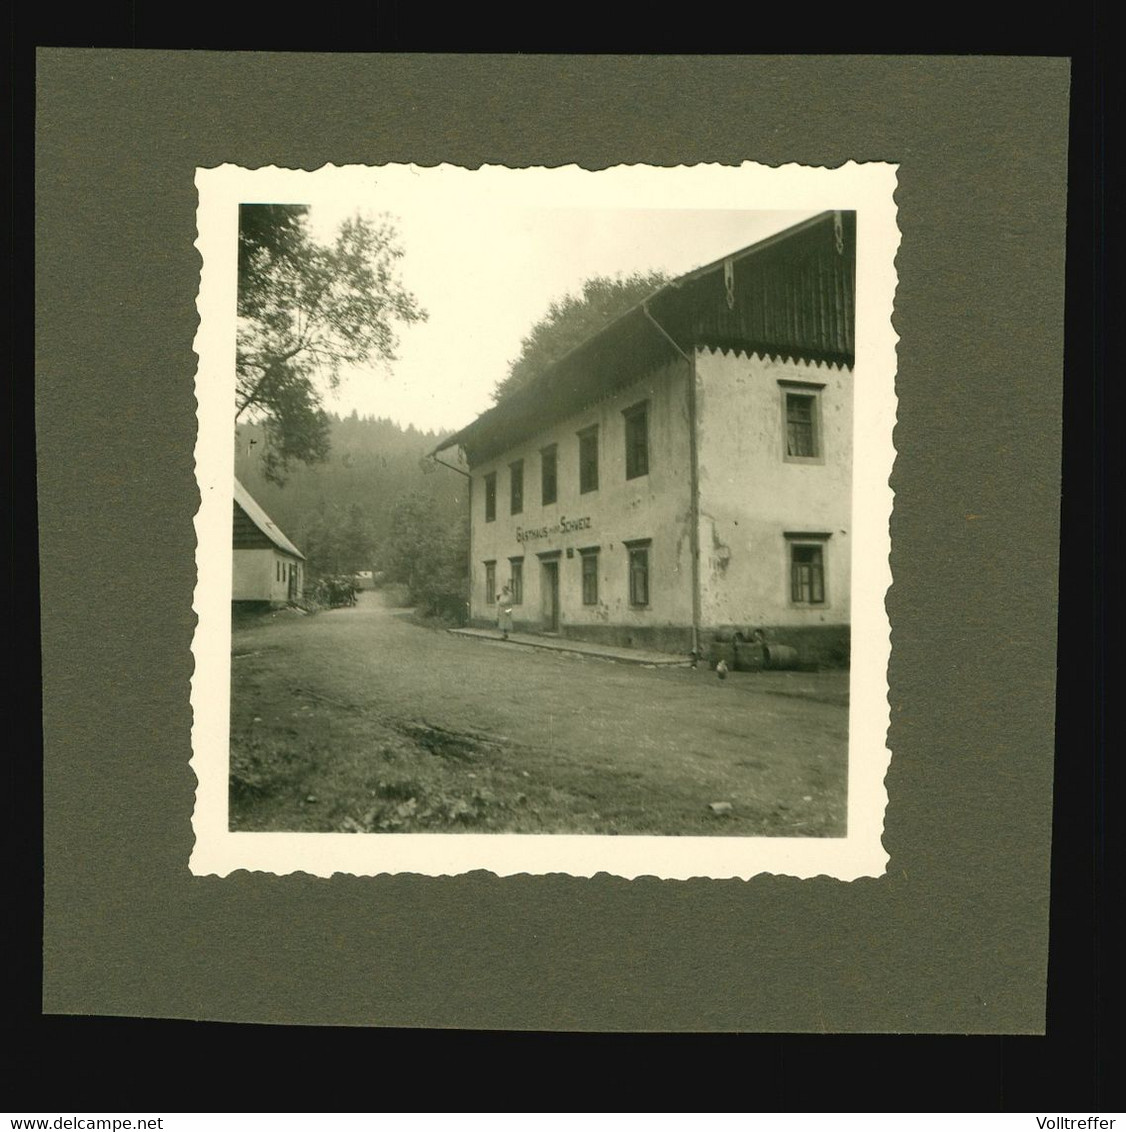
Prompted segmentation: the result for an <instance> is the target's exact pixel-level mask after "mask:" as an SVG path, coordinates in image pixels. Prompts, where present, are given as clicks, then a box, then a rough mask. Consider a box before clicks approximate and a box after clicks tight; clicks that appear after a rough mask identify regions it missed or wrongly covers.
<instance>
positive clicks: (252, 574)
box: [231, 550, 304, 603]
mask: <svg viewBox="0 0 1126 1132" xmlns="http://www.w3.org/2000/svg"><path fill="white" fill-rule="evenodd" d="M278 562H280V563H282V565H283V569H284V571H285V576H284V577H283V578H282V579H281V580H279V579H278V571H277V565H276V564H277V563H278ZM293 562H296V566H297V596H298V597H300V596H301V593H302V590H303V588H304V570H303V563H301V562H299V561H296V560H295V559H292V558H288V557H286V556H285V555H283V554H279V553H278V552H277V551H276V550H236V551H235V552H234V572H233V578H232V585H231V600H232V601H269V602H281V603H284V602H287V601H288V600H289V573H288V571H289V565H290V563H293Z"/></svg>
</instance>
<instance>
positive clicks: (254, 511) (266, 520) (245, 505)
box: [235, 477, 305, 559]
mask: <svg viewBox="0 0 1126 1132" xmlns="http://www.w3.org/2000/svg"><path fill="white" fill-rule="evenodd" d="M235 509H236V512H237V511H240V510H241V511H242V513H243V514H244V515H245V516H246V517H247V519H249V520H250V522H251V523H252V524H253V525H254V526H255V527H256V528H257V529H258V531H259V532H260V533H261V534H263V535H264V536H265V537H266V538H267V539H268V540H269V541H270V542H272V543H273V544H274V546H276V547H277V548H278V549H279V550H284V551H285V553H286V554H291V555H292V556H293V557H294V558H300V559H304V558H305V555H304V554H302V553H301V551H299V550H298V549H297V547H295V546H294V545H293V543H291V542H290V541H289V539H287V538H286V537H285V535H284V534H282V532H281V528H280V527H279V526H278V525H277V524H276V523H275V522H274V521H273V519H271V518H270V516H269V515H267V514H266V512H265V511H263V510H262V506H261V504H260V503H259V502H258V500H257V499H255V498H254V496H253V495H251V494H250V492H249V491H247V490H246V488H245V487H243V485H242V484H241V483H240V482H239V480H238V478H237V477H236V478H235ZM235 534H236V538H237V535H238V532H237V530H236V532H235ZM236 549H238V548H237V547H236Z"/></svg>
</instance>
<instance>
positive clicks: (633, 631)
mask: <svg viewBox="0 0 1126 1132" xmlns="http://www.w3.org/2000/svg"><path fill="white" fill-rule="evenodd" d="M855 265H856V218H855V214H854V213H851V212H827V213H823V214H822V215H820V216H817V217H815V218H813V219H811V220H809V221H806V222H805V223H803V224H799V225H797V226H795V227H793V228H790V229H787V230H786V231H784V232H781V233H779V234H778V235H775V236H773V237H771V238H770V239H767V240H764V241H762V242H760V243H758V244H754V245H752V246H751V247H748V248H744V249H742V250H741V251H737V252H734V253H733V254H732V255H730V256H727V257H726V258H724V259H722V260H718V261H717V262H715V263H712V264H709V265H708V266H706V267H702V268H700V269H698V270H696V271H693V272H691V273H689V274H687V275H685V276H682V277H681V278H679V279H676V280H675V281H673V282H672V283H669V284H668V285H666V286H665V287H663V288H661V289H660V290H659V291H657V292H656V293H655V294H653V295H652V296H650V298H649V299H647V300H646V301H645V302H643V303H641V304H639V305H638V306H636V307H634V308H633V309H632V310H630V311H628V312H627V313H626V314H624V315H622V316H621V317H620V318H618V319H617V320H616V321H614V322H613V323H611V324H610V325H609V326H607V327H606V328H605V329H604V330H602V331H601V332H600V333H599V334H597V335H595V336H594V337H592V338H591V339H589V340H588V341H586V342H585V343H583V344H582V345H581V346H579V347H578V348H577V349H575V350H573V351H571V353H569V354H568V355H566V356H565V357H564V358H563V359H561V360H560V361H559V362H557V363H556V364H555V365H554V366H553V367H552V368H551V369H550V370H548V371H547V372H545V373H543V374H541V375H540V376H539V377H538V378H537V379H536V380H535V381H534V382H533V383H532V384H530V385H529V386H527V387H525V388H523V389H521V390H519V391H518V392H517V393H515V394H513V395H511V396H510V397H508V398H506V399H504V400H503V401H502V402H500V403H499V404H498V405H496V406H495V407H494V408H492V409H490V410H489V411H488V412H486V413H484V414H483V415H482V416H480V417H479V418H478V419H477V420H475V421H474V422H473V423H472V424H470V425H468V426H467V427H466V428H463V429H462V430H461V431H460V432H458V433H456V434H454V435H453V436H451V437H449V438H448V439H447V440H445V441H444V442H443V444H442V445H441V447H440V448H439V449H437V451H442V450H444V449H448V448H451V447H454V446H456V447H458V448H460V449H461V450H462V453H463V454H464V457H465V460H466V462H467V465H468V467H469V472H470V514H471V520H470V532H471V533H470V587H471V590H470V617H471V622H472V623H474V624H479V625H485V624H493V623H495V622H496V616H497V606H496V600H497V596H498V594H499V592H500V590H501V588H502V587H503V586H504V585H505V584H506V583H508V584H510V585H511V587H512V591H513V603H514V604H513V617H514V622H515V627H516V629H517V630H520V629H523V630H530V631H535V632H544V633H558V634H561V635H565V636H573V637H578V638H585V639H589V640H596V641H604V642H607V643H613V644H618V645H632V646H637V647H648V648H658V649H663V650H666V651H670V652H683V653H688V652H690V651H691V650H693V649H699V650H700V651H701V652H703V653H707V652H708V651H709V649H710V648H711V646H712V644H713V642H714V641H716V640H717V639H719V640H722V639H726V638H730V637H731V636H732V635H733V634H734V633H735V632H737V631H741V632H742V633H743V634H744V635H746V636H749V635H750V634H751V633H752V632H753V631H754V630H756V629H757V630H762V631H763V633H764V635H765V637H766V639H767V640H768V641H770V640H773V641H775V642H777V643H781V644H787V645H790V646H792V647H794V648H795V649H797V650H798V655H799V657H800V658H801V659H803V660H810V661H817V662H822V663H825V662H828V663H847V658H848V641H849V586H850V566H851V562H850V558H851V550H850V547H851V542H850V537H849V536H850V527H851V483H852V475H851V472H852V400H853V390H852V382H853V364H854V356H853V355H854V341H853V339H854V321H855V320H854V306H855Z"/></svg>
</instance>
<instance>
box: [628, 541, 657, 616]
mask: <svg viewBox="0 0 1126 1132" xmlns="http://www.w3.org/2000/svg"><path fill="white" fill-rule="evenodd" d="M651 542H652V540H651V539H647V538H646V539H634V540H633V541H631V542H627V543H626V544H625V546H626V549H627V550H628V551H629V603H630V605H635V606H642V605H648V604H649V547H650V545H651Z"/></svg>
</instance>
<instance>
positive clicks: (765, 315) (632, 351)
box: [431, 212, 856, 466]
mask: <svg viewBox="0 0 1126 1132" xmlns="http://www.w3.org/2000/svg"><path fill="white" fill-rule="evenodd" d="M855 275H856V214H855V213H854V212H823V213H820V214H819V215H817V216H814V217H812V218H810V219H809V220H806V221H803V222H802V223H801V224H796V225H794V226H793V227H791V228H787V229H785V230H784V231H782V232H778V233H776V234H775V235H773V236H770V237H768V238H767V239H765V240H760V241H759V242H758V243H755V244H751V245H750V246H749V247H745V248H743V249H741V250H740V251H737V252H733V253H732V254H731V255H728V256H724V257H723V258H722V259H717V260H716V261H715V262H714V263H709V264H706V265H705V266H703V267H699V268H697V269H696V270H695V271H690V272H688V273H687V274H685V275H681V276H680V277H679V278H677V279H674V280H672V282H670V283H666V284H665V285H664V286H663V287H661V288H659V289H658V290H656V291H654V292H653V294H652V295H650V296H649V297H648V298H647V299H645V300H644V301H643V302H640V303H638V304H637V305H636V306H634V307H632V308H630V310H628V311H626V312H625V314H623V315H620V316H619V317H618V318H616V319H615V320H614V321H613V322H611V323H609V324H608V325H607V326H605V327H604V328H603V329H602V330H600V331H599V332H598V333H597V334H595V335H593V336H592V337H590V338H588V339H587V340H586V341H585V342H583V343H581V344H580V345H579V346H576V347H575V348H574V349H573V350H571V351H570V352H569V353H567V354H565V355H564V356H563V357H562V358H560V359H559V360H558V361H557V362H555V363H554V364H553V365H552V366H550V367H549V368H548V369H546V370H544V372H543V373H541V374H540V375H539V376H538V377H536V378H534V379H533V380H532V381H530V382H529V383H528V384H527V385H525V386H524V387H522V388H521V389H518V390H516V391H515V392H514V393H512V394H510V395H509V396H507V397H505V398H504V399H503V400H502V401H500V402H499V403H498V404H496V405H495V406H494V407H493V408H491V409H489V410H487V411H486V412H484V413H482V414H481V416H479V417H478V418H477V419H476V420H475V421H473V422H472V423H471V424H469V425H467V426H466V427H465V428H463V429H461V430H460V431H459V432H455V433H453V434H452V435H451V436H448V437H446V439H445V440H443V441H442V442H441V444H439V445H438V446H437V447H436V448H435V449H434V451H433V452H432V453H431V455H435V454H437V453H438V452H441V451H443V450H445V449H447V448H452V447H454V446H455V445H456V446H458V447H461V448H463V449H464V450H465V453H466V457H467V458H468V460H469V463H470V465H471V466H472V465H474V464H476V463H479V462H480V461H482V460H485V459H488V458H489V457H490V456H494V455H496V454H498V453H499V452H502V451H504V450H505V449H507V448H509V447H511V446H512V445H514V444H517V443H519V442H520V441H521V440H523V439H525V438H526V437H528V436H530V435H533V434H534V433H536V432H538V431H540V430H541V429H542V428H543V427H544V426H545V425H546V424H547V423H549V422H551V421H556V420H560V419H562V418H564V417H566V416H570V415H572V414H574V413H576V412H578V411H579V410H581V409H582V408H583V407H584V406H585V405H588V404H591V403H593V402H595V401H597V400H601V398H603V397H605V396H606V395H608V394H610V393H612V392H614V390H616V389H618V388H621V387H622V386H624V385H628V384H630V383H632V382H633V381H635V380H636V379H637V378H638V377H640V376H642V375H643V374H645V373H648V372H650V371H652V370H654V369H656V368H657V367H659V366H661V365H663V364H665V363H667V362H669V361H671V360H673V359H674V358H676V357H678V356H679V351H681V350H682V351H684V353H689V352H691V351H692V350H693V349H694V348H696V347H705V346H706V347H710V348H712V349H722V350H729V349H733V350H743V351H745V352H747V353H751V352H756V353H760V354H764V355H770V356H772V357H789V358H793V359H794V360H795V361H807V362H826V363H829V364H837V365H847V366H851V365H852V364H853V357H854V351H855V343H854V334H855V330H854V328H855V294H856V283H855ZM670 338H671V339H672V341H670V340H669V339H670Z"/></svg>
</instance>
